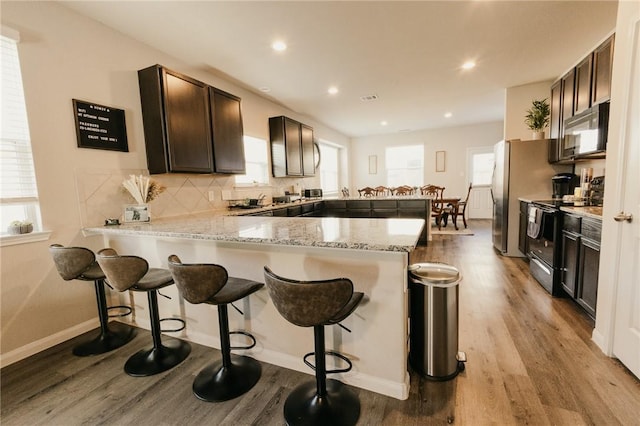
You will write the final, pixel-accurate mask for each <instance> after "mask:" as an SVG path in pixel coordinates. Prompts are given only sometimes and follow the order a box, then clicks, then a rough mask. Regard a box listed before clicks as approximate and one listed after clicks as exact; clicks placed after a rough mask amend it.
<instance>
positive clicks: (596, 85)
mask: <svg viewBox="0 0 640 426" xmlns="http://www.w3.org/2000/svg"><path fill="white" fill-rule="evenodd" d="M614 41H615V34H613V35H612V36H611V37H609V38H608V39H607V40H605V41H604V42H603V43H602V44H601V45H600V46H599V47H598V48H597V49H596V50H595V51H594V52H593V79H592V85H591V105H597V104H599V103H602V102H606V101H608V100H610V99H611V69H612V65H613V46H614Z"/></svg>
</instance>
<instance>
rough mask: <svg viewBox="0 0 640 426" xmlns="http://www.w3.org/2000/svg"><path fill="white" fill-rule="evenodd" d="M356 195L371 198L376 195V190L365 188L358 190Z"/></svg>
mask: <svg viewBox="0 0 640 426" xmlns="http://www.w3.org/2000/svg"><path fill="white" fill-rule="evenodd" d="M358 194H360V196H361V197H373V196H374V195H376V190H375V189H373V188H371V187H370V186H366V187H364V188H362V189H358Z"/></svg>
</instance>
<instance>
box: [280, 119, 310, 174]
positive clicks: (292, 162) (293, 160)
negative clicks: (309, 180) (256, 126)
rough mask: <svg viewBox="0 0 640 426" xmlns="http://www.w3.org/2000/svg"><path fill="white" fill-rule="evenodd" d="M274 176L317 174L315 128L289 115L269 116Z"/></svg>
mask: <svg viewBox="0 0 640 426" xmlns="http://www.w3.org/2000/svg"><path fill="white" fill-rule="evenodd" d="M269 139H270V142H271V165H272V172H273V176H274V177H285V176H315V155H314V147H313V128H311V127H309V126H307V125H306V124H302V123H300V122H298V121H296V120H293V119H291V118H289V117H285V116H279V117H271V118H269Z"/></svg>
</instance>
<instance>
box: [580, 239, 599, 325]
mask: <svg viewBox="0 0 640 426" xmlns="http://www.w3.org/2000/svg"><path fill="white" fill-rule="evenodd" d="M579 266H580V267H579V272H580V273H579V275H578V288H577V292H576V301H577V302H578V303H579V304H580V306H582V307H583V308H584V309H585V310H586V311H587V313H588V314H589V315H591V317H593V318H595V317H596V302H597V299H598V271H599V269H600V243H599V242H596V241H593V240H590V239H587V238H584V237H582V238H580V265H579Z"/></svg>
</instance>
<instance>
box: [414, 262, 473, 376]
mask: <svg viewBox="0 0 640 426" xmlns="http://www.w3.org/2000/svg"><path fill="white" fill-rule="evenodd" d="M461 279H462V277H461V275H460V272H459V271H458V270H457V269H456V268H454V267H453V266H450V265H447V264H444V263H415V264H413V265H410V266H409V300H410V302H409V303H410V305H409V309H410V310H409V362H410V364H411V367H412V368H413V369H414V370H415V371H417V372H418V373H420V374H421V375H423V376H425V377H426V378H429V379H434V380H449V379H452V378H454V377H455V376H456V375H457V374H458V373H459V372H460V371H461V370H463V369H464V361H466V359H465V356H464V353H463V352H458V287H459V283H460V280H461Z"/></svg>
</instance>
